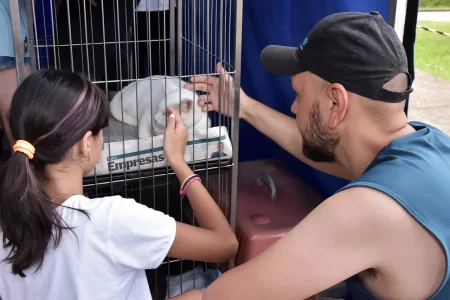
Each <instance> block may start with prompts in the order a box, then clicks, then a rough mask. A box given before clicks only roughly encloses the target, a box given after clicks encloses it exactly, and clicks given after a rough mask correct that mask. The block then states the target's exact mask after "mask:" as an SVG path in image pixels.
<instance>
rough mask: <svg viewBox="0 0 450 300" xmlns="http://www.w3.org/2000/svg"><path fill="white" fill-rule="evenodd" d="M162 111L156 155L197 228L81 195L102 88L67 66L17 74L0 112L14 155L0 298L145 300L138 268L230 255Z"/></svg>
mask: <svg viewBox="0 0 450 300" xmlns="http://www.w3.org/2000/svg"><path fill="white" fill-rule="evenodd" d="M169 113H170V117H169V118H168V122H167V123H168V125H167V129H166V132H165V137H164V151H165V156H166V158H167V160H168V162H169V163H170V165H171V167H172V168H173V169H174V171H175V173H176V175H177V177H178V179H179V180H180V182H182V183H184V184H183V186H184V191H185V192H186V195H187V196H188V198H189V201H190V203H191V206H192V208H193V210H194V212H195V214H196V217H197V219H198V222H199V225H200V228H199V227H194V226H190V225H187V224H183V223H178V222H175V220H174V219H173V218H171V217H170V216H168V215H165V214H163V213H161V212H158V211H155V210H153V209H150V208H148V207H146V206H144V205H141V204H139V203H137V202H136V201H135V200H133V199H126V198H122V197H120V196H112V197H104V198H97V199H89V198H87V197H85V196H84V195H83V176H85V175H87V174H88V173H90V172H91V171H92V169H93V168H94V167H95V164H96V162H97V160H98V158H99V155H100V152H101V150H102V145H103V129H104V128H105V127H106V126H107V125H108V119H109V110H108V103H107V101H106V98H105V95H104V94H103V92H102V91H101V90H100V89H98V88H97V87H96V86H95V85H94V84H92V83H91V82H89V81H88V80H87V79H85V78H83V77H82V76H79V75H77V74H74V73H71V72H63V71H55V70H44V71H38V72H35V73H32V74H31V75H30V76H28V77H27V78H26V79H25V80H24V81H23V83H22V84H21V85H20V86H19V87H18V89H17V90H16V92H15V94H14V97H13V100H12V104H11V110H10V116H9V118H10V125H11V132H12V136H13V138H14V139H15V140H16V143H15V145H14V147H13V150H14V152H13V154H12V155H11V157H10V158H9V159H8V161H7V162H6V163H5V165H4V166H3V168H2V169H1V171H0V241H1V243H2V244H1V246H0V299H1V300H11V299H21V300H27V299H49V300H51V299H55V300H56V299H57V300H59V299H67V300H71V299H74V300H75V299H96V300H102V299H105V300H106V299H108V300H114V299H117V300H128V299H130V300H131V299H133V300H134V299H136V300H150V299H151V294H150V290H149V287H148V284H147V280H146V276H145V269H154V268H157V267H158V266H159V265H160V264H161V263H162V261H163V260H164V258H165V257H166V256H170V257H174V258H182V259H189V260H202V261H207V262H215V263H222V262H225V261H227V260H229V259H230V258H231V257H232V256H233V255H234V254H235V253H236V251H237V241H236V237H235V236H234V234H233V231H232V229H231V227H230V226H229V224H228V222H227V220H226V218H225V216H224V215H223V214H222V212H221V211H220V209H219V207H218V206H217V204H216V202H215V201H214V199H212V198H211V196H210V195H209V193H208V192H207V190H206V189H205V188H204V187H203V185H202V184H201V182H200V180H199V177H198V176H197V175H196V174H194V173H193V172H192V170H191V169H190V168H189V167H188V166H187V165H186V163H185V162H184V151H185V147H186V142H187V139H188V136H189V133H188V130H187V129H186V128H185V127H184V124H183V122H182V120H181V118H180V117H179V116H178V115H177V114H176V113H174V112H169ZM168 115H169V114H168ZM179 297H180V298H183V297H186V299H188V298H189V299H201V293H200V292H198V291H191V292H189V293H187V294H185V295H180V296H179Z"/></svg>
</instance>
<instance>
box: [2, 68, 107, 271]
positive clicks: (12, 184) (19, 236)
mask: <svg viewBox="0 0 450 300" xmlns="http://www.w3.org/2000/svg"><path fill="white" fill-rule="evenodd" d="M108 119H109V106H108V103H107V100H106V97H105V95H104V93H103V92H102V91H101V90H100V89H99V88H98V87H96V86H95V85H94V84H92V83H91V82H89V81H88V80H87V79H86V78H84V77H82V76H80V75H77V74H75V73H71V72H65V71H56V70H44V71H38V72H34V73H32V74H31V75H29V76H28V77H27V78H26V79H25V80H24V81H23V82H22V84H20V86H19V87H18V88H17V90H16V92H15V94H14V97H13V99H12V103H11V110H10V115H9V121H10V126H11V132H12V136H13V138H14V139H15V140H25V141H27V142H29V143H31V144H32V145H34V147H35V154H34V158H33V159H32V160H29V159H28V157H27V156H26V155H24V154H23V153H20V152H16V153H12V155H11V157H10V158H9V159H8V161H7V162H6V164H5V165H4V166H3V168H2V170H1V172H0V193H1V194H0V228H1V231H2V234H3V248H4V249H5V250H6V249H8V248H9V254H8V256H7V257H6V259H5V261H6V262H8V263H11V264H12V272H13V274H18V275H20V276H21V277H25V274H24V273H23V271H24V270H25V269H27V268H29V267H31V266H33V265H35V264H38V268H37V269H39V268H40V267H41V265H42V262H43V260H44V254H45V252H46V250H47V248H48V247H49V246H50V245H52V246H53V247H55V248H56V247H57V246H58V245H59V243H60V241H61V237H62V232H63V230H64V229H71V228H69V227H67V226H65V223H64V221H63V220H62V219H61V217H60V216H59V214H58V213H57V212H56V211H55V210H54V208H55V205H54V204H53V203H52V202H51V200H50V198H49V197H48V195H47V194H46V192H45V191H44V189H43V188H42V187H41V185H40V184H39V181H38V179H37V176H36V175H38V174H43V171H44V169H45V167H46V166H47V165H50V164H55V163H58V162H60V161H62V160H63V159H64V158H65V156H66V154H67V153H68V152H69V150H70V149H71V148H72V146H74V145H75V144H76V143H77V142H78V141H80V140H81V139H82V137H83V136H84V135H85V134H86V132H88V131H92V133H93V135H94V136H96V135H98V134H99V132H100V130H101V129H103V128H105V127H106V126H107V125H108Z"/></svg>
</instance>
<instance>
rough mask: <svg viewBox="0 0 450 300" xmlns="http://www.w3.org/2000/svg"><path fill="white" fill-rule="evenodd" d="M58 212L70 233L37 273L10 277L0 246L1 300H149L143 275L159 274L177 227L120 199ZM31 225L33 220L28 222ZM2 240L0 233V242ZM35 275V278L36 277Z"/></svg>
mask: <svg viewBox="0 0 450 300" xmlns="http://www.w3.org/2000/svg"><path fill="white" fill-rule="evenodd" d="M63 205H65V206H68V207H71V208H77V209H83V210H86V211H87V212H88V213H89V218H88V217H87V216H86V215H85V214H83V213H81V212H79V211H76V210H73V209H69V208H65V207H58V208H57V211H58V212H59V213H60V215H61V217H62V219H63V220H64V221H65V222H66V223H67V225H68V226H70V227H73V233H72V232H71V231H69V230H64V231H63V238H62V240H61V243H60V244H59V246H58V247H57V248H56V249H54V248H52V247H49V249H48V250H47V253H46V254H45V258H44V262H43V264H42V266H41V268H40V269H39V270H37V271H36V267H31V268H29V269H27V270H25V271H24V273H25V274H26V277H25V278H22V277H20V276H18V275H13V274H12V272H11V265H10V264H8V263H6V262H4V261H3V260H4V259H5V258H6V257H7V255H8V253H9V252H8V251H7V250H8V249H6V250H5V249H3V244H1V246H0V296H1V297H2V298H3V300H13V299H14V300H16V299H21V300H31V299H33V300H44V299H45V300H53V299H54V300H60V299H64V300H87V299H93V300H151V299H152V297H151V294H150V289H149V286H148V283H147V278H146V275H145V271H144V270H145V269H155V268H157V267H158V266H159V265H160V264H161V263H162V262H163V260H164V258H165V257H166V256H167V253H168V252H169V250H170V248H171V247H172V244H173V241H174V239H175V233H176V222H175V220H174V219H173V218H172V217H169V216H168V215H165V214H163V213H162V212H159V211H156V210H153V209H151V208H148V207H147V206H145V205H142V204H139V203H137V202H136V201H135V200H133V199H126V198H122V197H120V196H113V197H105V198H97V199H89V198H86V197H84V196H81V195H76V196H72V197H70V198H69V199H67V200H66V201H65V202H64V204H63ZM30 221H31V220H30ZM2 240H3V235H2V234H1V232H0V241H2ZM35 271H36V272H35Z"/></svg>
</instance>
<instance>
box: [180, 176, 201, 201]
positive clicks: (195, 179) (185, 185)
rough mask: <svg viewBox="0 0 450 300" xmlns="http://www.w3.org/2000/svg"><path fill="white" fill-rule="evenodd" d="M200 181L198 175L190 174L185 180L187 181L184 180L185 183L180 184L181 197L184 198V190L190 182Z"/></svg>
mask: <svg viewBox="0 0 450 300" xmlns="http://www.w3.org/2000/svg"><path fill="white" fill-rule="evenodd" d="M197 180H198V181H200V182H202V180H201V179H200V177H199V176H198V175H194V176H191V177H190V179H189V180H187V182H186V181H185V184H184V185H182V186H181V189H180V195H181V199H183V198H184V195H185V194H186V191H187V189H188V187H189V186H190V185H191V183H193V182H194V181H197Z"/></svg>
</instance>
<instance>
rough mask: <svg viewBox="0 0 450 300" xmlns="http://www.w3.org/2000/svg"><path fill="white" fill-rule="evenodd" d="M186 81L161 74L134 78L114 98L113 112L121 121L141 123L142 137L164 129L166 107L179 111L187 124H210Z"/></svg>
mask: <svg viewBox="0 0 450 300" xmlns="http://www.w3.org/2000/svg"><path fill="white" fill-rule="evenodd" d="M150 84H151V93H150ZM180 84H181V87H180ZM185 84H186V82H184V81H183V80H180V79H179V78H176V77H166V78H164V76H158V75H156V76H152V77H147V78H145V80H138V81H135V82H133V83H131V84H129V85H128V86H126V87H125V88H124V89H122V91H121V92H119V93H117V94H116V95H115V96H114V98H113V99H112V100H111V103H110V111H111V115H112V116H113V117H114V118H115V119H117V120H118V121H121V122H124V123H126V124H129V125H133V126H139V138H140V139H144V138H149V137H151V136H156V135H161V134H163V133H164V130H165V128H166V107H171V108H172V109H173V110H175V111H176V112H178V113H179V114H180V115H181V118H182V119H183V121H184V124H185V125H186V127H187V128H191V127H194V125H195V128H205V129H206V128H209V127H210V125H211V120H210V118H209V117H208V114H207V113H206V112H203V111H202V109H201V107H200V106H199V105H198V94H197V93H193V92H192V91H189V90H187V89H185V88H184V87H183V86H184V85H185ZM122 100H123V101H122ZM166 104H167V106H166ZM136 105H138V106H137V107H138V109H139V110H137V109H136ZM122 108H123V109H122ZM122 116H123V117H122ZM138 121H139V122H138ZM138 123H139V124H138Z"/></svg>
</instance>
